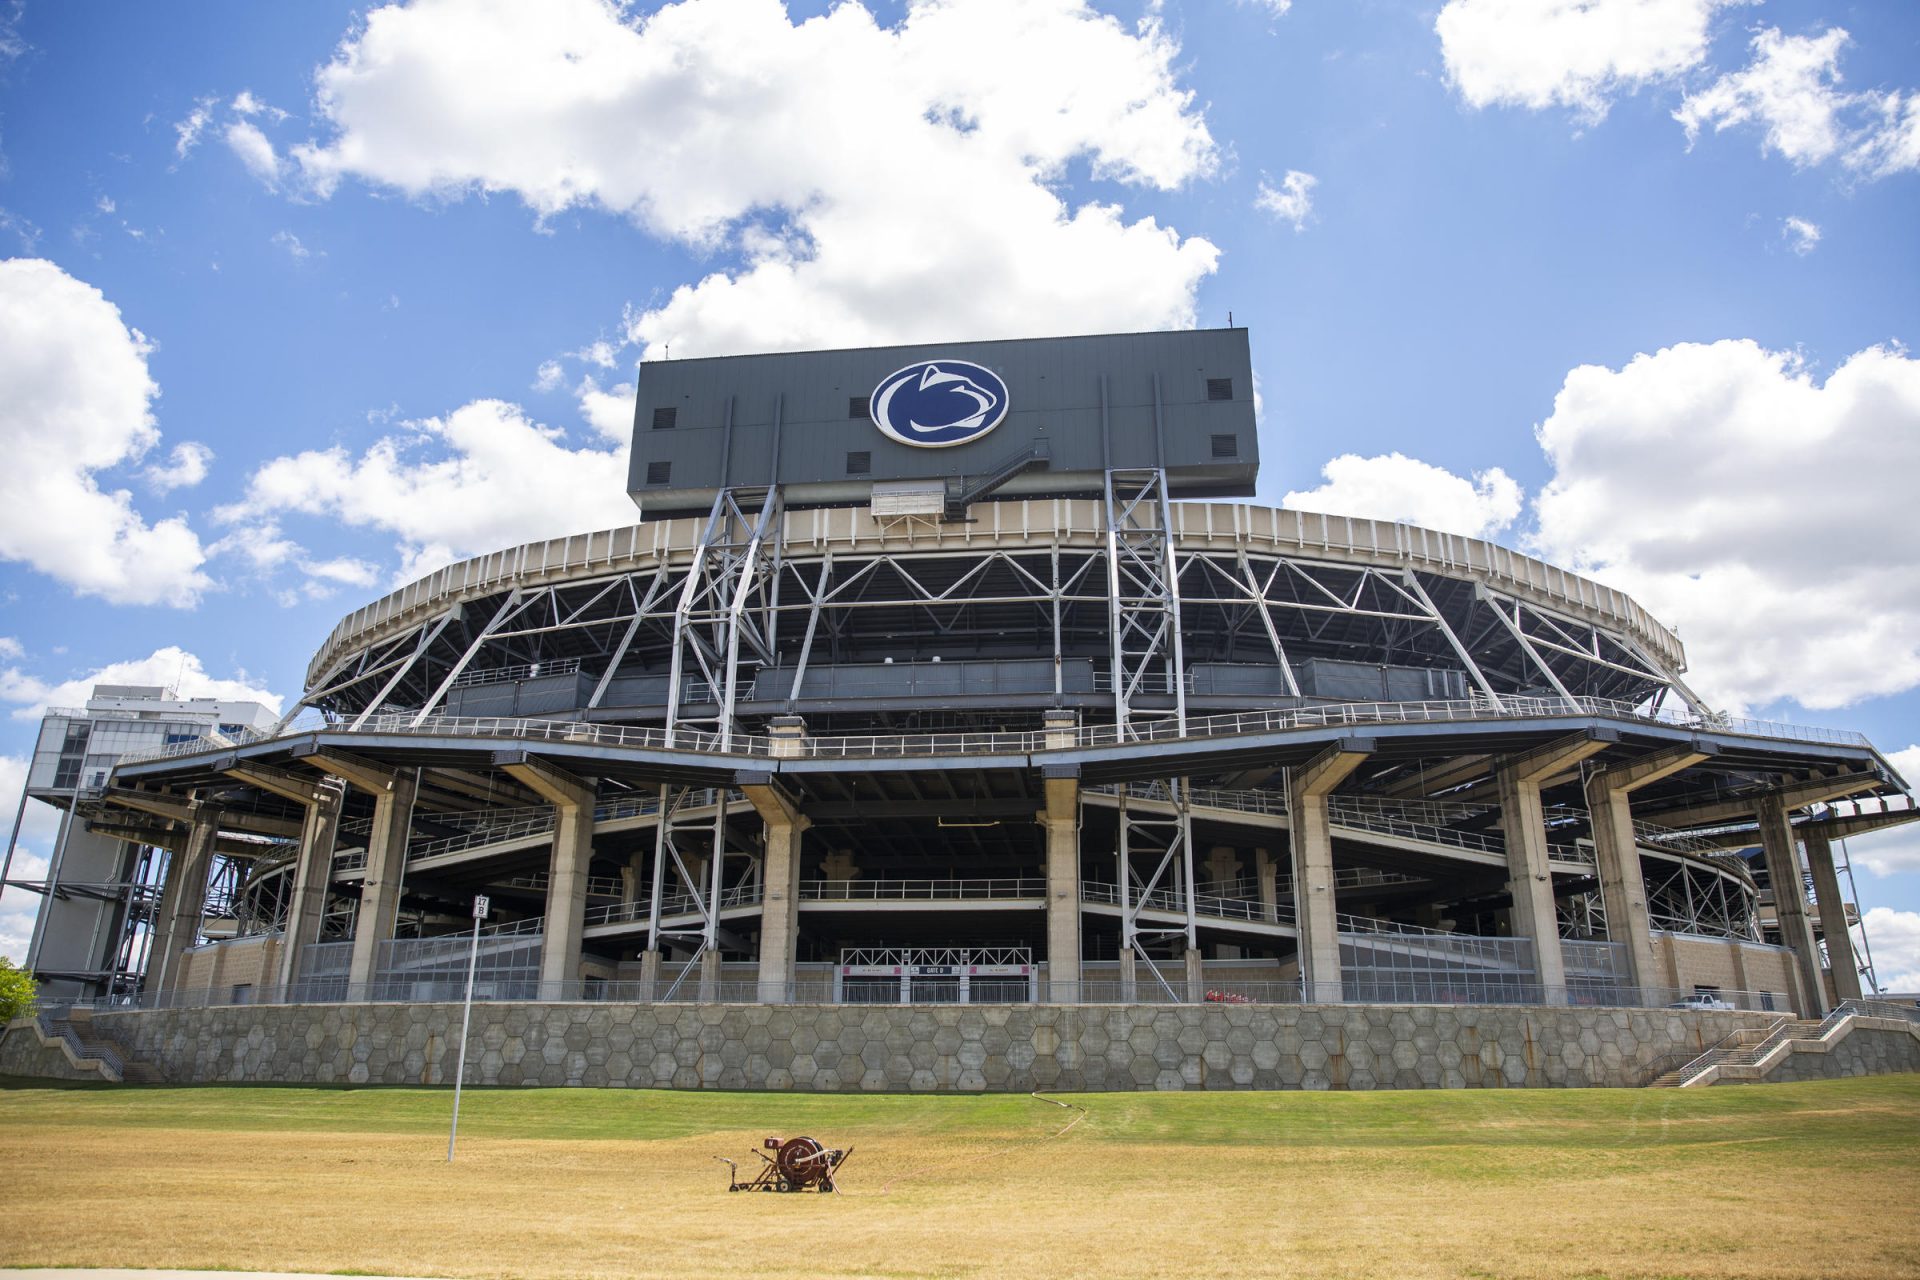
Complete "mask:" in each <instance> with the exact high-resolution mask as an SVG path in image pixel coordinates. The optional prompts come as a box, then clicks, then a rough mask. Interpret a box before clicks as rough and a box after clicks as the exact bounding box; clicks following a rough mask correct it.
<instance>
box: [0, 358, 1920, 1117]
mask: <svg viewBox="0 0 1920 1280" xmlns="http://www.w3.org/2000/svg"><path fill="white" fill-rule="evenodd" d="M633 440H634V443H633V450H632V463H631V466H632V473H631V477H630V482H629V488H630V492H631V495H632V497H633V499H634V501H635V503H636V505H637V507H638V509H639V514H640V517H641V519H640V522H639V523H636V524H634V525H632V526H630V527H626V528H620V529H614V530H608V531H604V532H598V533H593V534H589V535H579V536H574V537H569V538H562V539H556V540H552V541H548V542H538V543H531V544H528V545H524V546H519V547H514V548H510V549H506V550H502V551H498V552H495V553H493V554H490V555H486V556H482V557H480V558H477V559H473V560H468V561H464V562H461V563H457V564H452V565H449V566H447V567H445V568H443V569H440V570H439V571H437V572H435V573H433V574H431V575H429V576H427V577H425V578H423V579H421V580H419V581H417V582H414V583H412V584H410V585H408V586H406V587H404V588H402V589H400V590H397V591H395V592H393V593H392V594H390V595H387V596H385V597H383V598H381V599H378V600H375V601H373V602H371V603H369V604H367V605H366V606H365V607H363V608H360V609H358V610H356V611H355V612H354V613H352V614H350V615H348V616H347V617H346V618H344V619H342V620H341V621H340V622H339V624H338V625H337V626H336V627H335V628H334V629H333V631H332V633H331V634H330V635H328V636H327V637H326V638H325V640H324V641H323V643H321V645H320V646H319V649H318V651H317V652H316V653H315V655H314V657H313V660H312V662H311V665H310V667H309V669H308V672H307V681H306V689H305V691H304V693H303V695H302V697H301V699H300V703H299V706H298V707H297V708H296V709H295V714H293V715H289V716H288V717H286V718H285V719H277V718H276V717H275V716H274V715H272V714H271V713H269V712H267V711H266V710H265V709H264V708H258V707H248V706H240V707H236V706H232V705H221V704H206V705H203V704H199V703H195V702H191V701H181V700H178V699H173V698H171V697H170V696H169V695H168V693H167V691H165V690H158V689H153V690H141V689H124V688H102V689H99V690H96V691H95V692H96V697H95V700H94V702H93V703H91V704H89V706H88V707H87V708H81V709H74V710H72V711H56V712H53V713H50V714H49V716H48V717H47V720H46V722H45V724H44V726H43V729H42V734H41V738H40V743H39V749H38V751H37V752H36V755H35V757H34V761H33V766H32V772H31V774H30V780H29V788H28V794H29V796H30V797H32V799H33V800H35V801H37V802H45V803H50V804H53V805H55V806H57V807H59V808H60V809H61V810H62V811H63V824H62V827H61V831H60V836H59V846H58V849H57V851H56V856H55V857H54V859H53V865H52V867H51V868H50V870H49V873H48V875H47V877H46V878H45V879H43V880H25V879H12V880H8V881H7V883H8V884H9V885H13V886H16V887H24V888H28V889H31V890H33V891H35V892H38V893H41V894H43V895H44V905H43V909H42V913H41V918H40V923H39V925H38V926H37V927H36V930H35V938H34V953H33V955H31V956H30V958H29V963H30V965H31V966H32V967H33V968H34V969H35V971H36V973H37V974H38V976H39V977H40V979H41V980H42V982H43V984H44V985H45V989H46V991H47V992H48V995H49V996H50V997H51V998H52V1000H53V1001H54V1002H55V1004H56V1005H57V1012H59V1014H60V1018H59V1019H57V1020H56V1021H58V1022H59V1026H58V1028H57V1029H55V1028H51V1027H50V1026H48V1025H45V1024H44V1023H43V1025H41V1026H40V1027H39V1028H37V1029H36V1028H24V1029H23V1028H21V1027H18V1026H16V1028H15V1029H14V1030H13V1031H11V1032H9V1033H8V1035H7V1039H6V1040H5V1041H4V1042H0V1071H8V1070H13V1071H17V1072H19V1073H20V1074H33V1073H34V1072H33V1071H32V1070H28V1069H27V1068H30V1067H31V1066H32V1064H33V1062H34V1061H37V1060H38V1059H37V1058H36V1057H35V1055H39V1054H49V1053H51V1052H52V1048H50V1046H54V1045H55V1042H56V1041H58V1042H59V1044H61V1045H64V1048H61V1049H60V1052H61V1053H62V1054H64V1055H65V1057H64V1059H63V1060H64V1061H66V1062H67V1063H68V1066H69V1067H71V1068H72V1069H73V1070H75V1071H76V1072H77V1071H80V1070H82V1063H83V1061H84V1060H89V1059H101V1058H102V1055H104V1060H108V1061H109V1062H110V1066H111V1070H112V1072H113V1074H114V1078H121V1077H123V1076H124V1077H125V1078H134V1075H133V1073H134V1069H135V1068H136V1066H137V1067H140V1068H143V1069H146V1070H150V1071H152V1072H154V1073H155V1074H156V1075H158V1076H159V1077H162V1078H165V1079H168V1080H172V1081H179V1082H188V1081H199V1080H253V1081H342V1082H376V1083H378V1082H386V1083H403V1082H413V1083H419V1082H428V1083H436V1082H444V1081H450V1080H451V1079H452V1072H453V1062H454V1057H453V1053H452V1049H451V1047H450V1046H451V1043H452V1041H453V1039H454V1037H455V1034H456V1030H455V1029H456V1028H458V1027H459V1026H460V1004H459V1002H460V1000H461V998H462V997H463V996H464V995H465V993H466V991H467V989H468V983H469V972H470V966H471V971H472V974H473V992H474V998H475V1000H476V1001H477V1002H478V1003H477V1004H476V1006H475V1009H474V1014H473V1016H474V1018H475V1020H476V1029H475V1032H474V1035H473V1041H472V1043H473V1046H474V1055H475V1056H474V1058H473V1060H472V1061H471V1062H470V1064H469V1067H468V1071H469V1077H470V1079H474V1080H478V1081H481V1082H486V1083H500V1084H522V1083H525V1084H537V1083H545V1084H612V1085H623V1084H635V1085H672V1086H679V1087H719V1088H765V1089H783V1088H791V1089H815V1090H835V1089H926V1090H983V1089H986V1090H991V1089H1016V1088H1017V1089H1032V1088H1041V1087H1058V1088H1087V1089H1119V1088H1155V1087H1159V1088H1221V1087H1257V1088H1280V1087H1328V1086H1331V1087H1343V1088H1369V1087H1421V1086H1449V1085H1451V1086H1461V1085H1477V1084H1541V1085H1558V1084H1608V1085H1629V1084H1643V1083H1647V1082H1648V1081H1649V1080H1651V1079H1654V1078H1656V1077H1659V1076H1660V1075H1661V1074H1662V1073H1663V1072H1664V1071H1667V1070H1669V1069H1670V1068H1673V1067H1676V1066H1679V1065H1681V1064H1683V1063H1687V1062H1690V1061H1693V1060H1696V1059H1697V1058H1698V1057H1699V1056H1700V1055H1701V1054H1702V1053H1704V1052H1706V1051H1708V1050H1712V1049H1715V1048H1716V1047H1717V1046H1724V1045H1727V1044H1729V1043H1734V1042H1738V1043H1742V1044H1750V1043H1751V1042H1752V1041H1753V1040H1755V1039H1758V1038H1761V1037H1762V1036H1763V1035H1764V1036H1767V1037H1773V1038H1774V1039H1776V1040H1777V1039H1779V1037H1781V1036H1783V1035H1785V1034H1787V1032H1788V1031H1791V1030H1793V1029H1799V1030H1800V1031H1803V1032H1806V1033H1807V1034H1808V1035H1809V1036H1811V1035H1812V1034H1813V1033H1814V1032H1815V1031H1816V1030H1817V1031H1819V1032H1820V1034H1821V1035H1826V1034H1827V1032H1829V1031H1831V1030H1832V1026H1831V1024H1832V1021H1833V1019H1832V1018H1830V1017H1829V1015H1835V1016H1841V1017H1851V1016H1854V1015H1859V1016H1860V1017H1861V1018H1862V1019H1863V1020H1864V1022H1865V1023H1867V1024H1872V1025H1874V1026H1876V1027H1877V1026H1878V1023H1879V1019H1878V1018H1875V1017H1872V1016H1871V1015H1872V1014H1874V1013H1875V1012H1876V1010H1875V1009H1874V1008H1873V1007H1872V1006H1871V1004H1869V1003H1862V997H1863V987H1862V983H1861V972H1862V968H1863V964H1862V957H1858V956H1856V955H1855V952H1854V946H1853V941H1852V934H1851V928H1852V926H1853V925H1854V924H1855V923H1856V917H1855V915H1854V909H1853V906H1852V904H1851V903H1850V902H1849V901H1848V898H1849V896H1850V894H1849V893H1848V892H1846V891H1843V889H1842V887H1841V885H1842V879H1843V877H1848V876H1849V875H1850V873H1849V871H1848V869H1847V867H1846V865H1845V862H1844V859H1843V858H1836V848H1837V847H1843V845H1842V842H1843V841H1844V840H1845V839H1846V838H1847V837H1849V836H1851V835H1856V834H1859V833H1861V832H1864V831H1868V830H1872V829H1875V828H1878V827H1882V826H1885V825H1889V824H1892V823H1898V822H1903V821H1907V820H1909V819H1911V818H1912V817H1914V816H1915V810H1914V805H1913V801H1912V799H1911V797H1910V796H1909V795H1908V794H1907V788H1906V784H1905V782H1904V781H1903V780H1902V779H1900V778H1899V777H1898V776H1897V774H1895V772H1894V771H1893V770H1892V769H1891V768H1890V766H1889V765H1888V763H1887V761H1886V760H1885V759H1884V757H1883V756H1882V755H1881V754H1880V753H1879V752H1878V751H1877V750H1876V749H1875V748H1874V747H1873V745H1872V744H1871V743H1869V742H1868V741H1867V740H1866V739H1865V738H1863V737H1862V736H1860V735H1858V734H1854V733H1850V732H1846V731H1842V730H1831V729H1816V728H1805V727H1798V726H1791V725H1782V724H1773V723H1765V722H1759V721H1752V720H1744V719H1738V718H1734V717H1730V716H1726V715H1722V714H1718V713H1716V712H1714V711H1713V710H1712V709H1710V708H1709V707H1707V706H1706V705H1704V704H1703V703H1702V702H1701V700H1700V699H1699V698H1698V697H1697V696H1696V695H1695V694H1694V693H1693V691H1692V690H1690V689H1689V687H1688V685H1687V684H1686V682H1685V679H1684V675H1685V670H1686V666H1685V657H1684V652H1683V649H1682V646H1681V644H1680V641H1679V639H1678V637H1677V636H1676V635H1675V634H1674V633H1673V632H1672V631H1671V630H1670V629H1668V628H1667V627H1665V626H1663V625H1661V624H1660V623H1659V622H1658V621H1656V620H1655V619H1654V618H1653V617H1651V616H1650V615H1649V614H1648V613H1647V612H1646V610H1644V609H1642V608H1641V607H1640V606H1639V605H1638V604H1636V603H1635V602H1634V601H1633V600H1631V599H1629V598H1627V597H1626V596H1624V595H1622V594H1621V593H1620V592H1618V591H1615V590H1613V589H1611V588H1608V587H1606V586H1604V585H1601V584H1599V583H1597V582H1594V581H1591V580H1589V579H1586V578H1582V577H1580V576H1577V575H1575V574H1573V573H1569V572H1567V571H1565V570H1562V569H1560V568H1557V567H1555V566H1552V565H1549V564H1546V563H1543V562H1541V561H1539V560H1536V559H1532V558H1530V557H1528V556H1525V555H1522V554H1519V553H1517V552H1515V551H1512V550H1509V549H1507V548H1504V547H1500V546H1497V545H1493V544H1491V543H1487V542H1482V541H1478V540H1475V539H1471V538H1466V537H1461V536H1457V535H1452V534H1447V533H1441V532H1436V531H1433V530H1428V529H1422V528H1417V527H1413V526H1410V525H1406V524H1391V523H1382V522H1377V521H1371V520H1365V519H1356V518H1346V517H1340V516H1332V515H1322V514H1316V513H1309V512H1301V511H1291V510H1284V509H1275V508H1270V507H1264V506H1257V505H1247V504H1245V503H1243V502H1240V501H1236V499H1244V498H1247V497H1250V496H1251V495H1252V494H1253V493H1254V488H1255V480H1256V475H1257V470H1258V463H1259V441H1258V438H1257V432H1256V425H1255V414H1254V403H1253V378H1252V369H1251V364H1250V360H1249V353H1248V343H1247V335H1246V332H1245V331H1244V330H1240V329H1218V330H1198V331H1187V332H1177V333H1149V334H1129V335H1107V336H1095V337H1071V338H1051V339H1035V340H1023V341H1007V342H960V343H948V344H939V345H932V346H913V347H906V346H902V347H890V348H868V349H859V350H845V351H820V352H804V353H785V354H773V355H754V356H737V357H727V358H715V359H703V360H674V361H661V362H650V363H647V364H645V365H643V366H642V368H641V374H640V377H639V380H638V392H637V403H636V405H635V421H634V437H633ZM23 803H24V801H23ZM15 830H16V835H17V831H18V821H17V819H16V824H15ZM9 860H10V861H11V853H10V854H9ZM478 899H484V900H485V908H484V910H485V915H484V919H481V920H479V921H478V923H477V924H476V919H475V917H476V912H477V911H478V910H480V908H478V907H476V900H478ZM1865 993H1868V994H1870V993H1871V987H1870V986H1869V987H1868V988H1866V989H1865ZM1881 1012H1884V1011H1881ZM1823 1019H1824V1020H1826V1021H1825V1022H1824V1023H1823V1021H1822V1020H1823ZM1815 1024H1819V1025H1818V1026H1816V1025H1815ZM1886 1034H1887V1035H1889V1036H1894V1037H1896V1038H1895V1039H1890V1040H1889V1041H1888V1042H1887V1043H1886V1044H1884V1045H1883V1044H1880V1043H1879V1042H1878V1041H1874V1042H1873V1043H1872V1045H1871V1046H1869V1040H1870V1038H1871V1037H1869V1036H1860V1037H1858V1039H1857V1041H1856V1046H1857V1047H1860V1048H1861V1053H1862V1054H1863V1055H1866V1056H1872V1057H1873V1061H1872V1062H1871V1063H1869V1066H1873V1065H1875V1064H1878V1065H1879V1066H1881V1067H1886V1066H1892V1067H1898V1068H1901V1069H1908V1070H1911V1069H1915V1068H1916V1067H1920V1058H1917V1057H1916V1054H1915V1049H1914V1046H1915V1044H1916V1037H1914V1036H1911V1035H1909V1034H1908V1033H1907V1032H1906V1031H1905V1029H1904V1028H1902V1029H1900V1030H1899V1031H1898V1033H1897V1036H1896V1033H1895V1032H1894V1031H1893V1030H1891V1029H1890V1028H1889V1029H1886ZM1743 1036H1744V1037H1747V1039H1746V1040H1742V1039H1741V1038H1742V1037H1743ZM50 1037H51V1038H50ZM1869 1047H1870V1048H1871V1054H1868V1048H1869ZM1873 1055H1877V1056H1873ZM1788 1056H1789V1057H1790V1056H1791V1055H1790V1054H1789V1055H1788ZM1839 1061H1840V1060H1839V1058H1838V1057H1837V1056H1836V1058H1835V1062H1836V1068H1835V1069H1836V1070H1838V1069H1841V1068H1840V1066H1839ZM9 1064H11V1065H9ZM1858 1065H1859V1064H1858V1063H1850V1064H1849V1065H1848V1068H1847V1069H1852V1068H1853V1067H1857V1066H1858Z"/></svg>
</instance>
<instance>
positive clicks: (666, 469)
mask: <svg viewBox="0 0 1920 1280" xmlns="http://www.w3.org/2000/svg"><path fill="white" fill-rule="evenodd" d="M672 482H673V464H672V463H671V462H649V463H648V464H647V483H648V484H671V483H672Z"/></svg>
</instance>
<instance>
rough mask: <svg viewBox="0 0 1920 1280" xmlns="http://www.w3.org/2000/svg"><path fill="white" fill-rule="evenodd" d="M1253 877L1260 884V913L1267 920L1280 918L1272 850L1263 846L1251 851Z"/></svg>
mask: <svg viewBox="0 0 1920 1280" xmlns="http://www.w3.org/2000/svg"><path fill="white" fill-rule="evenodd" d="M1253 878H1254V880H1255V881H1256V882H1257V883H1258V884H1259V886H1260V906H1261V914H1262V915H1264V916H1265V917H1266V918H1267V919H1268V920H1277V919H1279V918H1280V887H1279V886H1278V885H1277V884H1275V883H1274V876H1273V851H1272V850H1270V849H1267V848H1265V847H1258V848H1255V849H1254V851H1253Z"/></svg>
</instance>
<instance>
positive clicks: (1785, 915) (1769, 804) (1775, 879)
mask: <svg viewBox="0 0 1920 1280" xmlns="http://www.w3.org/2000/svg"><path fill="white" fill-rule="evenodd" d="M1756 816H1757V817H1758V819H1759V823H1760V844H1761V848H1762V849H1763V850H1764V851H1765V853H1766V858H1767V881H1768V883H1769V884H1771V885H1772V887H1773V914H1774V917H1775V919H1777V920H1778V921H1779V922H1780V941H1781V942H1782V943H1784V944H1785V945H1786V948H1787V950H1789V951H1791V952H1792V953H1793V971H1794V976H1795V978H1796V979H1797V980H1798V985H1799V988H1800V991H1799V998H1798V1000H1797V1001H1796V1005H1797V1007H1798V1011H1799V1014H1800V1016H1801V1017H1803V1018H1818V1017H1821V1016H1823V1015H1825V1013H1826V1012H1827V997H1826V984H1825V983H1823V982H1821V980H1820V952H1819V949H1818V947H1817V946H1816V945H1815V943H1814V940H1813V922H1812V920H1810V919H1809V918H1808V913H1807V886H1806V882H1805V881H1804V880H1803V879H1802V878H1801V872H1800V849H1799V845H1798V843H1797V842H1796V841H1795V840H1794V836H1793V823H1792V821H1791V820H1790V819H1789V817H1788V815H1787V806H1786V802H1785V801H1784V800H1782V799H1781V798H1780V797H1779V796H1777V795H1772V796H1762V797H1761V799H1760V804H1759V808H1758V809H1757V811H1756ZM1838 893H1839V889H1838V886H1835V896H1838Z"/></svg>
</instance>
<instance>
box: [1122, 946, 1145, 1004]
mask: <svg viewBox="0 0 1920 1280" xmlns="http://www.w3.org/2000/svg"><path fill="white" fill-rule="evenodd" d="M1139 994H1140V969H1139V965H1138V964H1136V963H1135V960H1134V954H1133V948H1132V947H1122V948H1120V1003H1121V1004H1132V1003H1133V1002H1134V1001H1135V1000H1136V999H1138V998H1139Z"/></svg>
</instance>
